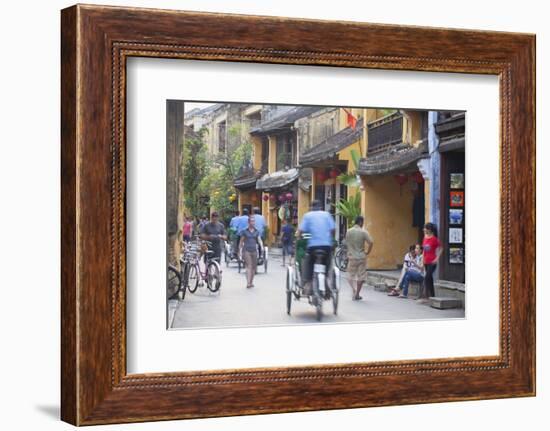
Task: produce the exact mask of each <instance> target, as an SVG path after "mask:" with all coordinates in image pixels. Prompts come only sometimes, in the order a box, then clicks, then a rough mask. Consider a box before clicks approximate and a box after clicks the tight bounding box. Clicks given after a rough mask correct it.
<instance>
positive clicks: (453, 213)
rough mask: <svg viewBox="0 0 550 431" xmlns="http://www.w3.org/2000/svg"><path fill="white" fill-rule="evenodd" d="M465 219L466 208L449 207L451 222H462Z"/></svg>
mask: <svg viewBox="0 0 550 431" xmlns="http://www.w3.org/2000/svg"><path fill="white" fill-rule="evenodd" d="M463 220H464V210H463V209H456V208H451V209H449V224H462V222H463Z"/></svg>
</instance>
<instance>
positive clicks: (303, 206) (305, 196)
mask: <svg viewBox="0 0 550 431" xmlns="http://www.w3.org/2000/svg"><path fill="white" fill-rule="evenodd" d="M310 202H311V194H310V193H308V192H305V191H303V190H302V189H301V188H299V187H298V223H300V222H301V221H302V217H303V216H304V214H305V213H307V212H308V211H309V203H310Z"/></svg>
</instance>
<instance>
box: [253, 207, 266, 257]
mask: <svg viewBox="0 0 550 431" xmlns="http://www.w3.org/2000/svg"><path fill="white" fill-rule="evenodd" d="M252 212H253V215H254V223H255V226H256V229H257V230H258V232H259V234H260V238H261V239H262V241H265V226H266V222H265V218H264V216H263V215H262V212H261V211H260V208H259V207H254V209H253V210H252ZM262 248H263V247H262ZM262 248H260V246H258V256H259V257H260V265H261V264H263V250H262Z"/></svg>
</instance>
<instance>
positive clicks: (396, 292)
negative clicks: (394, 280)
mask: <svg viewBox="0 0 550 431" xmlns="http://www.w3.org/2000/svg"><path fill="white" fill-rule="evenodd" d="M388 296H399V292H398V291H397V290H392V291H391V292H390V293H388Z"/></svg>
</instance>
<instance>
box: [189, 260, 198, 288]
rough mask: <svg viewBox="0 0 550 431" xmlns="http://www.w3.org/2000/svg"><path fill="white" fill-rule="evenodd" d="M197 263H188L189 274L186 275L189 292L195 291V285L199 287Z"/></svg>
mask: <svg viewBox="0 0 550 431" xmlns="http://www.w3.org/2000/svg"><path fill="white" fill-rule="evenodd" d="M199 278H200V273H199V265H198V264H190V265H189V275H188V277H187V280H188V282H187V288H188V289H189V292H191V293H195V292H196V290H197V287H199Z"/></svg>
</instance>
